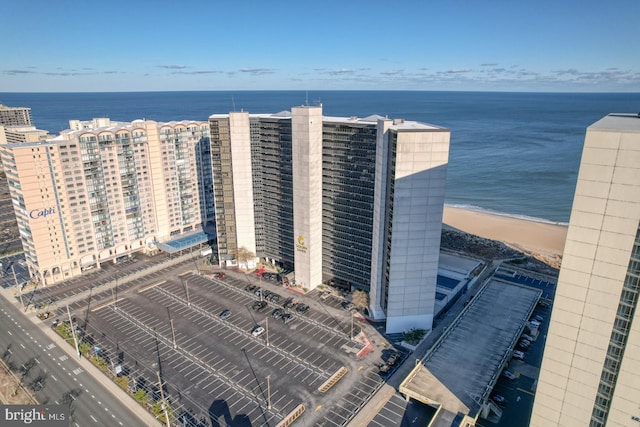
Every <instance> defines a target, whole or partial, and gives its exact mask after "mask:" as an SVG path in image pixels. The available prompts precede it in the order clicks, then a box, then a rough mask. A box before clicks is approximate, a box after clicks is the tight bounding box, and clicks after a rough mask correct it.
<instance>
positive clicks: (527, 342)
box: [520, 339, 531, 345]
mask: <svg viewBox="0 0 640 427" xmlns="http://www.w3.org/2000/svg"><path fill="white" fill-rule="evenodd" d="M520 342H521V343H524V344H526V345H531V341H529V340H525V339H521V340H520Z"/></svg>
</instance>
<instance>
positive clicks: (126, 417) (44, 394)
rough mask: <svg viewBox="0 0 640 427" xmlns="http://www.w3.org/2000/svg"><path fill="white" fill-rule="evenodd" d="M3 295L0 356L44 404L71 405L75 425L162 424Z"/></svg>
mask: <svg viewBox="0 0 640 427" xmlns="http://www.w3.org/2000/svg"><path fill="white" fill-rule="evenodd" d="M0 293H1V294H2V296H3V297H4V298H0V313H1V315H0V355H2V358H3V359H4V360H5V362H7V364H9V365H11V366H13V367H15V368H17V369H19V370H20V369H21V368H23V370H24V367H25V366H30V369H28V370H27V372H26V373H24V375H22V377H23V382H24V384H26V385H27V386H30V387H31V388H33V389H35V390H37V391H35V396H36V399H37V400H38V401H39V402H40V403H43V404H45V403H54V404H65V403H66V404H69V406H70V416H71V424H70V425H71V426H73V427H80V426H82V427H84V426H133V427H138V426H153V425H160V423H159V422H158V421H157V420H155V419H154V418H153V416H151V415H150V414H149V413H148V412H147V411H146V410H144V409H143V408H142V407H140V405H139V404H138V403H136V402H135V401H134V400H133V398H131V397H130V396H128V395H127V394H126V393H125V392H124V391H123V390H121V389H120V388H119V387H118V386H117V385H116V384H115V383H113V382H111V381H105V378H104V374H102V373H101V372H100V371H99V370H98V369H97V368H96V367H95V366H93V365H92V364H91V363H90V362H89V361H88V360H87V359H85V358H78V357H77V355H76V354H75V350H73V348H71V347H70V346H69V345H67V344H66V343H65V342H64V341H63V340H62V338H60V337H59V336H58V335H57V334H56V333H55V332H54V331H53V330H52V329H51V327H50V321H49V322H46V323H45V322H42V323H38V322H40V321H39V320H37V319H35V318H33V319H30V318H28V316H32V314H31V313H29V314H25V313H23V311H22V310H20V308H19V305H17V304H16V302H17V301H16V300H15V299H14V298H13V296H12V295H11V294H10V293H9V292H8V291H6V290H4V289H3V290H1V291H0Z"/></svg>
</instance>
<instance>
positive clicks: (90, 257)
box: [0, 118, 213, 285]
mask: <svg viewBox="0 0 640 427" xmlns="http://www.w3.org/2000/svg"><path fill="white" fill-rule="evenodd" d="M70 128H71V129H69V130H67V131H64V132H62V133H61V134H60V135H59V136H57V137H55V138H53V139H49V140H46V141H43V142H23V143H15V144H5V145H2V146H0V155H1V156H2V162H3V165H4V168H5V172H6V175H7V181H8V186H9V190H10V193H11V197H12V199H13V205H14V209H15V212H16V219H17V222H18V227H19V230H20V236H21V239H22V245H23V248H24V251H25V257H26V261H27V266H28V268H29V271H30V273H31V276H32V277H35V278H37V279H39V280H40V281H41V282H42V283H43V284H45V285H46V284H50V283H55V282H59V281H62V280H65V279H67V278H69V277H72V276H75V275H78V274H81V272H82V271H83V270H85V269H88V268H92V267H96V266H99V265H100V263H102V262H106V261H114V260H116V259H117V258H119V257H121V256H126V255H129V254H131V253H133V252H136V251H142V250H146V249H149V248H152V247H155V246H156V244H158V243H162V242H167V241H170V240H171V239H173V238H174V237H176V236H180V235H182V234H184V233H189V232H191V231H194V230H196V229H198V228H200V227H202V225H203V224H206V223H207V222H213V200H212V197H211V196H210V192H211V189H212V179H211V169H210V163H211V162H210V147H209V127H208V124H207V123H206V122H196V121H180V122H168V123H158V122H154V121H149V120H136V121H133V122H131V123H120V122H118V123H116V122H111V121H110V120H109V119H106V118H103V119H94V120H92V121H88V122H80V121H77V120H72V121H70ZM207 192H208V193H209V195H207Z"/></svg>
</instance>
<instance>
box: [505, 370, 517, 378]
mask: <svg viewBox="0 0 640 427" xmlns="http://www.w3.org/2000/svg"><path fill="white" fill-rule="evenodd" d="M502 376H503V377H505V378H506V379H508V380H510V381H513V380H515V379H516V374H514V373H513V372H511V371H509V370H507V369H505V370H504V371H502Z"/></svg>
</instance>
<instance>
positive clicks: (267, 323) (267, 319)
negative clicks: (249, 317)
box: [264, 317, 269, 347]
mask: <svg viewBox="0 0 640 427" xmlns="http://www.w3.org/2000/svg"><path fill="white" fill-rule="evenodd" d="M264 321H265V325H266V332H267V347H269V318H268V317H265V318H264Z"/></svg>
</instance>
